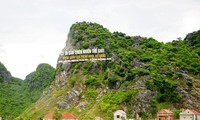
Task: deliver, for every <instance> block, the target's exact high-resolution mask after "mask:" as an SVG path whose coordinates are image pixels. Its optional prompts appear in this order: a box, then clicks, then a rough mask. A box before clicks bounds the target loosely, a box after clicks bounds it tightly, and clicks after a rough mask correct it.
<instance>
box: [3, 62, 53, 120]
mask: <svg viewBox="0 0 200 120" xmlns="http://www.w3.org/2000/svg"><path fill="white" fill-rule="evenodd" d="M54 75H55V69H54V68H53V67H51V66H50V65H48V64H40V65H39V66H38V67H37V70H36V71H35V72H33V73H31V74H29V75H28V76H27V77H26V79H25V81H23V80H21V79H18V78H14V77H12V76H11V74H10V72H9V71H7V69H6V67H5V66H4V65H3V64H2V63H0V117H3V119H8V120H12V119H14V118H16V117H17V116H18V115H19V114H21V113H22V112H23V111H24V110H25V109H26V108H27V107H28V106H30V105H31V104H32V103H33V102H35V101H37V100H38V99H39V98H40V96H41V95H42V92H43V90H44V89H45V88H46V87H48V86H49V85H50V84H51V82H52V81H53V80H54Z"/></svg>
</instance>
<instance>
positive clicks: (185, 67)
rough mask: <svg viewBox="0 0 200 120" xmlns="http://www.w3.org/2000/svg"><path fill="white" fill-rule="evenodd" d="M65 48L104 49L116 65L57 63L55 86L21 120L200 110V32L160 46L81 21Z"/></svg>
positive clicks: (108, 119) (86, 119)
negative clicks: (119, 111) (48, 114)
mask: <svg viewBox="0 0 200 120" xmlns="http://www.w3.org/2000/svg"><path fill="white" fill-rule="evenodd" d="M69 44H70V45H69ZM67 46H73V48H74V49H88V48H104V49H105V53H106V55H107V57H112V60H111V61H95V62H92V61H87V62H79V63H67V64H58V66H57V71H56V77H55V81H53V82H52V85H51V86H50V87H49V89H48V90H46V91H45V94H44V95H43V96H42V98H41V99H40V100H38V101H37V102H36V103H35V104H33V105H32V106H31V107H29V108H28V109H27V110H26V111H24V112H23V114H22V115H20V116H19V117H18V119H28V118H29V119H39V118H43V117H44V115H45V114H47V113H55V114H57V115H58V114H60V113H63V112H70V113H73V114H75V115H76V116H78V118H79V120H90V119H94V117H95V116H100V117H102V118H104V119H105V120H112V119H113V112H114V111H115V110H117V109H123V110H125V111H126V112H127V116H128V118H133V117H135V116H136V114H138V115H140V117H142V118H144V119H148V118H150V117H151V118H152V117H155V114H156V112H157V111H158V110H159V109H161V108H169V109H173V111H174V113H175V114H176V117H178V116H177V111H179V110H180V109H181V108H196V109H197V110H200V103H199V99H200V97H199V96H200V89H199V87H200V86H199V84H200V74H199V73H200V56H199V55H200V54H199V53H200V52H199V50H200V49H199V46H200V31H196V32H193V33H190V34H188V35H187V36H186V38H185V39H184V40H181V39H178V40H173V41H172V42H168V43H162V42H158V41H157V40H155V39H153V38H146V37H140V36H133V37H132V36H127V35H126V34H124V33H121V32H113V33H111V32H109V30H108V29H106V28H104V27H103V26H101V25H99V24H97V23H90V22H77V23H75V24H73V25H72V27H71V28H70V31H69V34H68V41H67V42H66V49H67ZM59 59H60V57H59Z"/></svg>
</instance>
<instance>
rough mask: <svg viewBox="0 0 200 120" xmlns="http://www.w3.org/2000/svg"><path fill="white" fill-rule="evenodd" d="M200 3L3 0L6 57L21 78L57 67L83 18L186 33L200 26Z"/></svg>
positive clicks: (147, 32)
mask: <svg viewBox="0 0 200 120" xmlns="http://www.w3.org/2000/svg"><path fill="white" fill-rule="evenodd" d="M199 5H200V1H199V0H162V1H161V0H151V1H147V0H124V1H122V0H101V1H99V0H84V1H83V0H73V1H70V0H34V1H30V0H0V15H1V16H0V26H1V27H0V43H1V46H0V61H1V62H3V63H4V64H5V66H6V67H7V68H8V70H10V71H11V73H12V74H13V75H14V76H16V77H20V78H24V77H25V75H27V74H28V73H30V72H32V71H33V70H35V68H36V67H37V65H38V64H39V63H41V62H47V63H50V64H51V65H53V66H54V67H55V65H56V60H57V57H58V54H59V52H60V50H61V49H62V48H63V47H64V43H65V41H66V38H67V33H68V31H69V28H70V26H71V25H72V24H73V23H75V22H77V21H92V22H97V23H100V24H102V25H103V26H105V27H107V28H108V29H109V30H110V31H120V32H124V33H126V34H128V35H131V36H134V35H141V36H146V37H154V38H156V39H157V40H159V41H164V42H167V41H171V40H173V39H176V38H177V37H182V38H184V36H185V35H186V34H187V33H189V32H192V31H195V30H198V29H200V28H199V25H200V16H199V11H200V7H199Z"/></svg>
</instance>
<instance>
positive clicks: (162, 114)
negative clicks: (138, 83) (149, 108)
mask: <svg viewBox="0 0 200 120" xmlns="http://www.w3.org/2000/svg"><path fill="white" fill-rule="evenodd" d="M157 119H158V120H174V114H173V112H171V111H170V110H167V109H162V110H159V111H158V113H157Z"/></svg>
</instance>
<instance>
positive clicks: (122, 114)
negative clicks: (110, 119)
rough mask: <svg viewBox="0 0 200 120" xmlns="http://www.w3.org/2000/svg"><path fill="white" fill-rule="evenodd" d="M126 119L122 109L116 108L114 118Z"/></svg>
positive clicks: (116, 119) (117, 119)
mask: <svg viewBox="0 0 200 120" xmlns="http://www.w3.org/2000/svg"><path fill="white" fill-rule="evenodd" d="M124 119H126V113H125V112H124V111H123V110H117V111H115V112H114V120H124Z"/></svg>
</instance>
